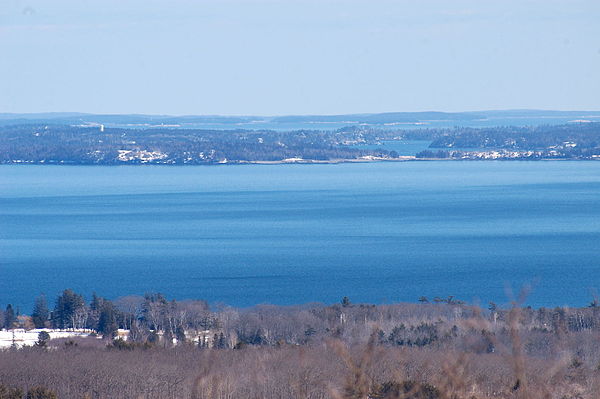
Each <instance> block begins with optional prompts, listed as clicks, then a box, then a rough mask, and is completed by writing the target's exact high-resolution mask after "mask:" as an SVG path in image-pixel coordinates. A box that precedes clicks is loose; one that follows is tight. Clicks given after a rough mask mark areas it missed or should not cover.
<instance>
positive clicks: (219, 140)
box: [0, 123, 600, 165]
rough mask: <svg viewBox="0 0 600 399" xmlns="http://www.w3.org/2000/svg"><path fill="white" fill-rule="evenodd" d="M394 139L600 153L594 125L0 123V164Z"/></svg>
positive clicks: (280, 150)
mask: <svg viewBox="0 0 600 399" xmlns="http://www.w3.org/2000/svg"><path fill="white" fill-rule="evenodd" d="M393 140H427V141H431V145H430V149H428V150H425V151H422V152H420V153H418V154H416V157H417V158H438V159H439V158H445V159H498V158H499V159H505V158H506V159H509V158H510V159H515V158H516V159H548V158H564V159H593V158H600V123H570V124H566V125H556V126H536V127H512V126H508V127H492V128H478V129H476V128H465V127H456V128H452V129H378V128H373V127H368V126H352V127H346V128H342V129H338V130H332V131H319V130H296V131H271V130H200V129H168V128H153V129H125V128H106V129H104V128H103V127H97V126H96V127H82V126H64V125H17V126H1V127H0V163H37V164H102V165H117V164H146V163H148V164H169V165H184V164H191V165H195V164H218V163H244V162H282V161H283V162H285V161H288V162H297V161H304V162H306V161H322V162H327V161H336V160H359V159H364V160H372V159H375V160H394V159H398V158H399V155H398V153H397V152H396V151H393V150H391V151H390V150H386V149H385V148H365V147H364V146H361V147H357V146H356V145H357V144H375V143H380V142H382V141H393ZM382 147H384V146H382ZM402 159H405V158H402Z"/></svg>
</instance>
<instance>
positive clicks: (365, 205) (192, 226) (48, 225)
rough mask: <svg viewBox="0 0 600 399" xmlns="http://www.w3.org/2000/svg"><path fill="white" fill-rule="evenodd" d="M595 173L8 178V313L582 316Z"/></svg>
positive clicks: (101, 173)
mask: <svg viewBox="0 0 600 399" xmlns="http://www.w3.org/2000/svg"><path fill="white" fill-rule="evenodd" d="M599 254H600V162H584V161H575V162H569V161H565V162H458V161H456V162H406V163H371V164H342V165H244V166H224V167H218V166H198V167H194V166H187V167H168V166H166V167H161V166H133V167H131V166H122V167H79V166H64V167H61V166H0V306H5V304H6V303H8V302H12V303H13V304H17V305H19V306H21V308H22V309H24V310H26V311H29V310H30V307H31V303H32V301H33V298H34V297H35V296H36V295H38V294H39V293H41V292H44V293H46V294H47V295H48V296H49V297H51V298H53V297H54V296H55V295H56V294H57V293H58V292H59V291H60V290H62V289H64V288H68V287H69V288H73V289H75V290H77V291H80V292H82V293H84V294H86V296H87V297H88V298H89V296H90V295H91V293H92V292H93V291H96V292H98V293H99V294H100V295H104V296H107V297H110V298H115V297H118V296H122V295H128V294H143V293H144V292H148V291H160V292H163V293H165V294H167V295H168V296H169V297H175V298H179V299H185V298H204V299H207V300H209V301H210V302H224V303H227V304H231V305H238V306H249V305H253V304H257V303H265V302H270V303H278V304H294V303H304V302H310V301H323V302H337V301H338V300H339V299H340V298H341V297H342V296H344V295H347V296H349V297H350V298H351V300H353V301H355V302H361V301H364V302H376V303H380V302H394V301H416V300H417V298H418V297H419V296H421V295H425V296H429V297H433V296H436V295H437V296H447V295H454V296H456V297H458V298H461V299H464V300H468V301H476V300H480V301H481V302H482V303H487V301H490V300H493V301H497V302H499V303H505V302H507V294H506V286H507V285H511V286H512V287H513V289H518V287H520V286H521V285H523V284H525V283H532V282H533V283H535V287H534V290H533V292H532V294H531V295H530V296H529V298H528V301H527V303H528V304H531V305H547V306H555V305H562V304H570V305H585V304H586V303H587V302H588V301H589V300H590V299H591V297H592V295H591V294H590V290H592V289H594V288H600V256H599Z"/></svg>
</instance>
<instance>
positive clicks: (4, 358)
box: [0, 290, 600, 399]
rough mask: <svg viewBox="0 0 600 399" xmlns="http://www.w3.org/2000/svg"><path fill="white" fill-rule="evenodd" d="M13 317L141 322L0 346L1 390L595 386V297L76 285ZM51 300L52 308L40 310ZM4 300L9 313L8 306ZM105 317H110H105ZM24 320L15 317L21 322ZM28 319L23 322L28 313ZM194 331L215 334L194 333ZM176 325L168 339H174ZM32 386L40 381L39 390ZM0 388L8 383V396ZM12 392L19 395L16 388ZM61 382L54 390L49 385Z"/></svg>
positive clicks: (130, 394) (556, 390)
mask: <svg viewBox="0 0 600 399" xmlns="http://www.w3.org/2000/svg"><path fill="white" fill-rule="evenodd" d="M43 302H44V301H43V299H38V302H36V305H35V308H34V312H32V313H33V314H31V315H29V316H23V315H20V316H21V318H20V320H19V319H18V318H17V320H16V321H15V320H14V319H12V320H13V324H12V325H11V327H15V326H17V325H18V324H19V323H26V322H27V320H26V319H27V318H29V322H31V323H34V322H35V320H36V319H35V317H36V316H41V318H38V319H37V322H39V323H43V324H44V325H53V326H55V327H61V326H62V327H65V328H72V327H75V328H79V327H81V326H88V327H94V326H95V328H96V329H97V331H98V332H100V331H101V330H102V329H103V328H105V327H102V325H105V326H106V325H108V326H111V325H112V327H109V328H105V332H104V333H105V334H106V338H111V337H113V336H114V335H113V332H114V331H115V330H114V328H115V327H122V328H129V329H131V331H134V330H136V329H137V330H138V331H139V332H140V333H139V334H132V335H130V336H129V339H128V340H126V341H125V340H122V339H119V338H118V339H105V340H101V339H99V338H100V337H94V336H93V334H92V335H91V336H90V337H87V338H83V337H80V338H68V339H56V340H50V341H48V342H45V343H44V345H36V346H34V347H28V348H22V349H14V348H13V349H8V350H4V351H0V398H15V399H16V398H19V399H21V398H23V397H25V396H26V393H27V392H29V391H32V390H34V389H35V390H37V392H39V395H42V394H43V395H46V396H27V397H34V398H79V399H81V398H106V397H110V398H139V397H144V398H195V399H200V398H202V399H204V398H206V399H208V398H236V399H238V398H240V399H250V398H266V399H275V398H278V399H281V398H315V399H317V398H318V399H325V398H332V399H358V398H361V399H366V398H368V399H375V398H379V399H384V398H385V399H392V398H404V399H450V398H453V399H473V398H475V399H487V398H527V399H542V398H544V399H554V398H556V399H565V398H567V399H576V398H579V399H585V398H590V399H592V398H596V397H598V395H599V394H600V373H599V371H598V370H600V347H599V346H598V345H597V342H598V340H600V306H598V303H597V302H596V301H594V302H592V303H591V304H590V305H589V306H588V307H584V308H552V309H549V308H540V309H533V308H529V307H520V306H508V307H501V306H497V305H496V304H493V303H490V304H489V306H487V307H486V308H485V309H481V308H479V307H476V306H472V305H468V304H465V303H462V302H461V301H457V300H455V299H454V298H452V297H450V298H447V299H440V298H435V299H433V300H431V301H429V300H428V299H427V298H420V303H414V304H391V305H369V304H353V303H352V302H351V301H350V299H348V298H344V299H342V301H340V303H338V304H333V305H321V304H309V305H303V306H291V307H283V306H270V305H263V306H257V307H253V308H249V309H235V308H229V307H220V308H218V309H210V308H209V307H208V306H207V305H206V303H205V302H203V301H182V302H176V301H172V300H168V299H167V298H165V297H163V296H162V295H160V294H148V295H145V296H144V297H125V298H121V299H117V300H114V301H108V300H106V299H102V298H101V297H99V296H92V300H91V301H90V302H89V303H86V302H85V301H83V298H82V297H81V296H80V295H79V294H77V293H75V292H73V291H70V290H66V291H64V292H63V293H62V294H61V295H60V296H59V297H58V298H56V301H55V303H54V306H53V307H52V309H47V306H46V307H44V303H43ZM46 310H47V312H48V317H47V319H46V318H45V317H44V315H43V314H41V315H40V313H44V312H46ZM3 313H4V315H3V316H4V322H6V320H7V318H6V317H7V314H6V313H10V312H3ZM101 320H104V321H101ZM15 323H16V324H15ZM20 327H22V325H21V326H20ZM190 331H198V333H199V336H200V337H203V336H206V335H207V334H209V333H210V335H211V337H210V339H209V340H205V339H200V340H192V339H190V337H191V335H190ZM172 338H173V339H172ZM32 392H35V391H32ZM2 395H4V396H2ZM10 395H13V396H10ZM52 395H54V396H52Z"/></svg>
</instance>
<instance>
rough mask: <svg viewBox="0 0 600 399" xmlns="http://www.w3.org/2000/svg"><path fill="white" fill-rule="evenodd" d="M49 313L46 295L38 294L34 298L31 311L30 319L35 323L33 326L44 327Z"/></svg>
mask: <svg viewBox="0 0 600 399" xmlns="http://www.w3.org/2000/svg"><path fill="white" fill-rule="evenodd" d="M49 315H50V311H49V310H48V301H46V296H45V295H40V296H39V297H37V299H36V300H35V305H34V306H33V312H31V320H32V321H33V324H34V325H35V328H44V327H46V322H47V321H48V317H49Z"/></svg>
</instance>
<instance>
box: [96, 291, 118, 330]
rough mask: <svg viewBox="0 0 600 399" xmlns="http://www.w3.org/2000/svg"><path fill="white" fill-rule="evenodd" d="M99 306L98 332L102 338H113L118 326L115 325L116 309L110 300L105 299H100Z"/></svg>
mask: <svg viewBox="0 0 600 399" xmlns="http://www.w3.org/2000/svg"><path fill="white" fill-rule="evenodd" d="M99 306H100V308H99V312H100V313H99V317H98V332H99V333H100V334H102V336H103V337H104V338H114V336H115V335H116V334H117V329H118V328H119V326H118V325H117V310H116V309H115V307H114V305H113V304H112V302H110V301H107V300H102V301H101V305H99Z"/></svg>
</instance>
